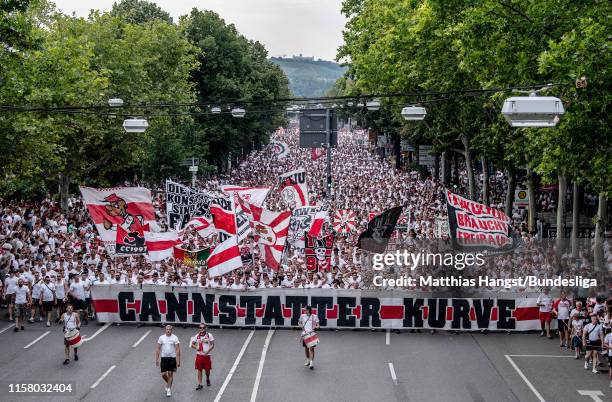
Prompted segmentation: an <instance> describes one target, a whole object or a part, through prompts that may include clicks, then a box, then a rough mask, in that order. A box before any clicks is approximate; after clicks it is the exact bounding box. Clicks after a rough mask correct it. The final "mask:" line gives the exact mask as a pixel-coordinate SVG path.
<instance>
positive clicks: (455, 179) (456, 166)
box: [453, 152, 459, 186]
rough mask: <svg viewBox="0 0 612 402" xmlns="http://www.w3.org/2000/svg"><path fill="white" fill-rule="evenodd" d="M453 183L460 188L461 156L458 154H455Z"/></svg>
mask: <svg viewBox="0 0 612 402" xmlns="http://www.w3.org/2000/svg"><path fill="white" fill-rule="evenodd" d="M453 165H454V166H453V167H454V169H453V183H455V184H456V185H457V186H459V154H458V153H457V152H454V153H453Z"/></svg>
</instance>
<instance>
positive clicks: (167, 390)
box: [166, 388, 172, 396]
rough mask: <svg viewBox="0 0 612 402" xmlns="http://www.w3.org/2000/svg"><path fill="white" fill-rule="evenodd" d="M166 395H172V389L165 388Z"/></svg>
mask: <svg viewBox="0 0 612 402" xmlns="http://www.w3.org/2000/svg"><path fill="white" fill-rule="evenodd" d="M166 396H172V390H170V388H166Z"/></svg>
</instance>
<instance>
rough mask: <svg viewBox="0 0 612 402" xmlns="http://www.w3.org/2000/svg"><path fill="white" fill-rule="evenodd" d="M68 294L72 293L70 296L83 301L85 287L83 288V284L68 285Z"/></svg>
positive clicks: (73, 283)
mask: <svg viewBox="0 0 612 402" xmlns="http://www.w3.org/2000/svg"><path fill="white" fill-rule="evenodd" d="M70 292H72V296H74V297H75V298H76V299H78V300H85V287H84V286H83V282H81V281H79V282H78V283H77V282H72V283H71V284H70Z"/></svg>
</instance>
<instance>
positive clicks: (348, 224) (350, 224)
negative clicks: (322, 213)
mask: <svg viewBox="0 0 612 402" xmlns="http://www.w3.org/2000/svg"><path fill="white" fill-rule="evenodd" d="M356 226H357V214H356V213H355V211H351V210H348V209H340V210H337V211H336V214H335V215H334V230H335V231H336V232H338V233H351V232H353V231H355V228H356Z"/></svg>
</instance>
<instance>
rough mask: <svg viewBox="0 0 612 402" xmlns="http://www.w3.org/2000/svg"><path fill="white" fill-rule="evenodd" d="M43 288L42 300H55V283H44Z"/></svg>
mask: <svg viewBox="0 0 612 402" xmlns="http://www.w3.org/2000/svg"><path fill="white" fill-rule="evenodd" d="M41 289H42V301H45V302H50V301H53V292H54V291H55V285H54V284H52V283H51V282H49V283H43V285H42V286H41Z"/></svg>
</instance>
